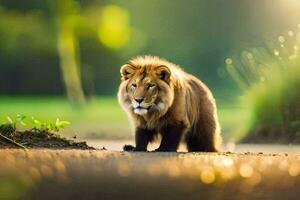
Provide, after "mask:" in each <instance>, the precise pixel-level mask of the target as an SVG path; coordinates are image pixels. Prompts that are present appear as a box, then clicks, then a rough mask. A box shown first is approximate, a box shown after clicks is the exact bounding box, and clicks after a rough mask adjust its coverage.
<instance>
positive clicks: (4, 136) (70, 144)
mask: <svg viewBox="0 0 300 200" xmlns="http://www.w3.org/2000/svg"><path fill="white" fill-rule="evenodd" d="M0 134H1V135H0V148H21V147H22V146H24V147H26V148H49V149H95V148H93V147H90V146H88V145H87V144H86V142H76V141H74V140H70V139H67V138H64V137H61V136H60V135H59V134H56V133H51V132H48V131H46V130H26V131H14V132H11V133H1V132H0Z"/></svg>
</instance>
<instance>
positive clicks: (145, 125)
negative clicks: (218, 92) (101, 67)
mask: <svg viewBox="0 0 300 200" xmlns="http://www.w3.org/2000/svg"><path fill="white" fill-rule="evenodd" d="M120 72H121V76H122V78H121V80H122V81H121V85H120V87H119V93H118V98H119V102H120V104H121V105H122V107H123V108H124V109H125V111H126V112H127V113H128V116H129V117H130V119H131V122H132V124H133V126H134V128H135V142H136V146H135V147H133V146H129V145H125V146H124V150H126V151H130V150H133V151H147V146H148V143H149V142H152V141H153V140H154V139H155V138H157V137H156V136H158V135H159V134H160V135H161V143H160V146H159V148H158V149H156V150H155V151H176V150H177V148H178V146H179V143H180V140H181V138H182V136H184V139H185V142H186V144H187V149H188V151H206V152H216V151H218V150H219V146H220V144H221V136H220V127H219V122H218V117H217V112H216V104H215V99H214V98H213V96H212V94H211V92H210V90H209V89H208V88H207V86H206V85H205V84H204V83H202V82H201V81H200V80H199V79H197V78H196V77H195V76H193V75H191V74H188V73H186V72H184V71H183V70H182V69H180V68H179V67H178V66H177V65H175V64H173V63H171V62H168V61H167V60H164V59H161V58H159V57H155V56H139V57H136V58H134V59H132V60H130V61H129V62H128V63H127V64H125V65H123V66H122V67H121V70H120Z"/></svg>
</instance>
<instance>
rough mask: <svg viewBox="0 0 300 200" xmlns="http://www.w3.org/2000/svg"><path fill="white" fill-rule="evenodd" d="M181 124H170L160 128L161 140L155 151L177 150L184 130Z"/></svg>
mask: <svg viewBox="0 0 300 200" xmlns="http://www.w3.org/2000/svg"><path fill="white" fill-rule="evenodd" d="M185 129H186V128H185V127H184V126H183V125H182V124H172V125H168V126H166V127H165V128H164V129H163V130H161V134H162V140H161V143H160V146H159V148H158V149H156V150H155V151H169V152H170V151H177V149H178V146H179V143H180V140H181V137H182V135H183V133H184V131H185Z"/></svg>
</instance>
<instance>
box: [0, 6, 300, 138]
mask: <svg viewBox="0 0 300 200" xmlns="http://www.w3.org/2000/svg"><path fill="white" fill-rule="evenodd" d="M299 11H300V1H298V0H231V1H225V0H209V1H200V0H189V1H182V0H163V1H161V0H146V1H140V0H90V1H84V0H44V1H40V0H26V1H18V0H0V120H1V122H4V121H5V120H6V117H7V116H10V117H11V118H15V117H16V116H17V114H22V115H25V116H27V117H28V118H31V117H32V116H34V117H35V118H37V119H40V120H42V121H49V120H52V121H53V120H54V121H55V120H56V118H60V119H64V120H68V121H70V122H71V125H70V126H69V127H68V128H66V130H64V131H63V132H62V134H64V135H66V136H74V135H77V137H78V138H80V139H102V140H103V139H105V140H117V139H119V140H123V139H132V136H133V134H132V133H131V128H130V125H129V123H128V120H127V117H126V114H125V113H124V112H123V111H122V110H121V108H120V106H119V105H118V102H117V98H116V93H117V90H118V85H119V83H120V75H119V68H120V66H121V65H122V64H124V63H125V62H127V61H128V60H129V59H130V58H132V57H134V56H137V55H143V54H151V55H158V56H161V57H163V58H166V59H168V60H170V61H172V62H174V63H176V64H179V65H181V66H182V67H183V68H184V69H185V70H186V71H188V72H190V73H193V74H195V75H196V76H197V77H199V78H200V79H202V80H203V81H204V82H205V83H206V84H207V85H208V86H209V87H210V88H211V90H212V91H213V93H214V95H215V97H216V99H217V104H218V109H219V110H218V112H219V117H220V121H221V125H222V127H223V135H224V138H225V141H226V142H229V141H240V140H241V139H242V141H246V142H259V143H271V142H275V143H292V142H299V141H300V140H299V135H300V131H299V130H300V108H299V102H300V94H299V93H300V81H299V77H300V69H299V68H300V65H299V60H300V58H299V50H298V49H299V47H300V46H299V43H300V12H299Z"/></svg>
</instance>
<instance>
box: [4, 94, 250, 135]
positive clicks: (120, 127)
mask: <svg viewBox="0 0 300 200" xmlns="http://www.w3.org/2000/svg"><path fill="white" fill-rule="evenodd" d="M217 102H218V109H219V110H218V113H219V118H220V122H221V125H222V129H223V135H224V137H225V139H227V138H232V137H233V138H235V137H238V134H237V133H238V132H236V131H235V132H234V131H233V130H235V127H236V125H237V124H240V123H242V121H243V120H244V119H245V116H246V114H245V113H244V110H245V109H243V108H242V107H238V106H236V105H233V104H231V103H230V104H228V103H224V102H221V101H217ZM0 111H1V113H0V122H3V121H5V120H6V117H7V116H17V114H22V115H25V116H27V117H31V116H33V117H35V118H37V119H39V120H40V121H44V122H53V121H55V120H56V118H59V119H61V120H67V121H70V122H71V124H70V125H69V126H67V127H66V129H65V130H64V131H63V133H62V134H63V135H65V136H68V137H72V136H74V135H75V134H76V135H77V136H78V138H79V139H113V140H115V139H132V138H133V134H132V131H131V127H130V124H129V121H128V119H127V116H126V113H125V112H124V111H123V110H122V108H121V107H120V105H119V104H118V101H117V98H116V97H104V96H99V97H96V98H94V99H92V100H91V101H90V102H88V103H87V104H86V105H84V106H82V107H74V106H72V104H70V103H69V102H68V101H67V99H65V98H63V97H47V96H42V97H41V96H29V97H24V96H14V97H7V96H2V97H0Z"/></svg>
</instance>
